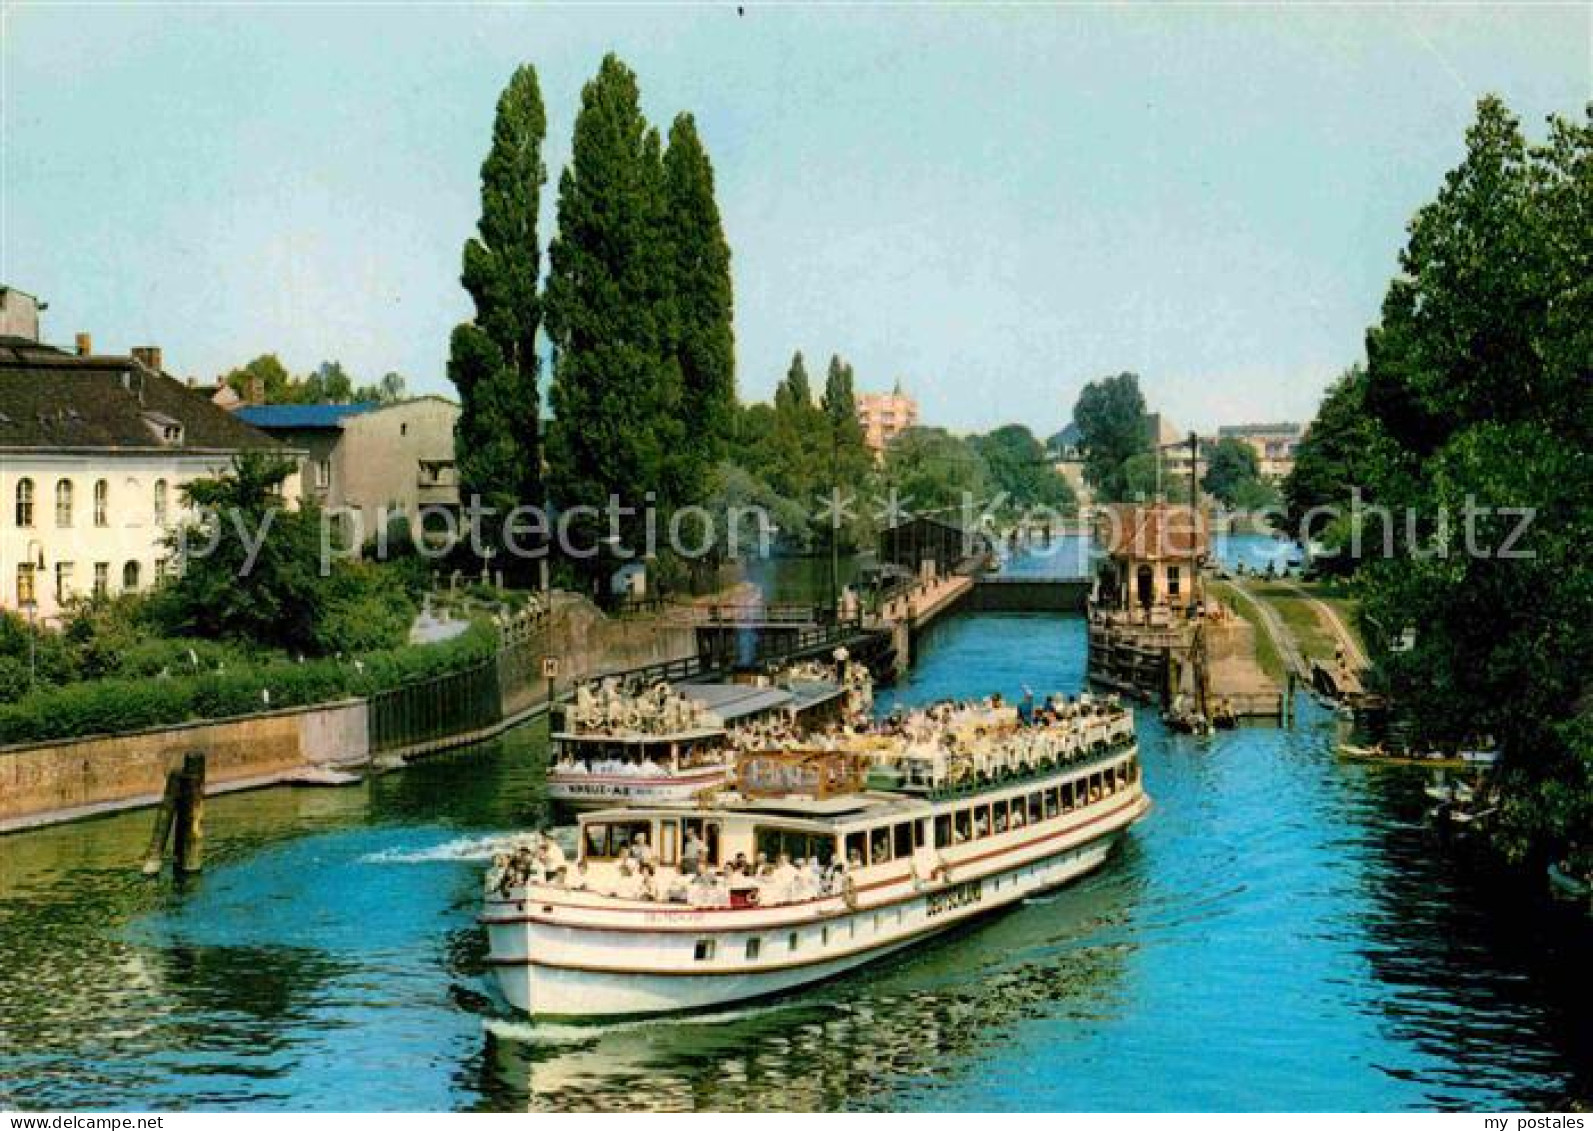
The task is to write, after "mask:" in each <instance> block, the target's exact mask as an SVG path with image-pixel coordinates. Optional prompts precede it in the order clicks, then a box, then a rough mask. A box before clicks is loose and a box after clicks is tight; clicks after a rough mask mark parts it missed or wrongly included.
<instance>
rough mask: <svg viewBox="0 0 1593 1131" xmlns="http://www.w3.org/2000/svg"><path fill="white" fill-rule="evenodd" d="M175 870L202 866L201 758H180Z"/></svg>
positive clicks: (202, 806) (203, 843)
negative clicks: (180, 770) (180, 779)
mask: <svg viewBox="0 0 1593 1131" xmlns="http://www.w3.org/2000/svg"><path fill="white" fill-rule="evenodd" d="M175 856H176V866H177V871H178V872H179V873H180V874H189V873H193V872H197V871H199V870H200V869H201V868H203V867H204V866H205V756H204V755H203V754H189V755H188V756H187V757H185V758H184V759H183V768H182V781H181V784H180V786H179V788H178V791H177V845H176V849H175Z"/></svg>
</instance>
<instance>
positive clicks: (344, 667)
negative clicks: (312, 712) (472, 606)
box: [0, 623, 497, 745]
mask: <svg viewBox="0 0 1593 1131" xmlns="http://www.w3.org/2000/svg"><path fill="white" fill-rule="evenodd" d="M496 648H497V633H496V630H494V629H493V628H492V627H491V626H490V625H486V624H481V623H477V624H474V625H472V626H471V627H470V628H469V629H468V630H467V631H465V632H463V633H461V634H460V635H459V636H456V637H454V638H453V639H452V640H447V641H442V642H439V643H436V644H422V645H410V646H407V647H403V648H394V649H391V650H389V651H385V652H373V653H370V654H368V655H365V656H362V657H360V658H359V659H358V661H354V660H333V659H320V660H307V661H305V662H303V663H293V662H291V661H285V660H277V661H272V662H267V663H259V664H249V665H242V666H236V667H233V668H226V669H223V670H220V671H209V672H203V673H200V674H195V675H164V676H158V677H154V678H149V679H102V680H93V681H89V682H84V683H72V684H66V685H65V686H61V687H41V688H38V689H37V690H35V691H32V692H29V693H28V694H27V695H24V696H23V697H22V698H20V699H18V700H16V701H15V702H12V703H7V704H4V705H0V745H11V744H13V743H25V742H48V741H53V740H60V739H71V738H84V737H87V736H90V735H106V734H119V733H125V732H128V731H136V730H145V729H148V728H150V727H159V726H173V725H177V724H181V723H189V722H208V721H211V720H215V719H228V718H236V717H238V716H240V715H252V714H256V713H258V712H260V711H266V710H277V709H281V708H285V707H304V706H310V705H313V704H316V703H329V702H333V701H336V700H338V699H347V698H353V697H359V698H364V697H367V696H370V695H374V694H376V693H377V692H381V691H388V690H392V689H393V688H397V687H402V686H404V685H405V684H410V683H418V682H421V681H424V680H427V679H431V678H434V677H436V676H440V675H447V674H449V673H451V672H457V671H461V670H463V669H465V668H469V667H472V666H474V665H476V664H479V663H483V662H485V661H487V660H489V659H490V658H491V657H492V656H493V655H494V654H495V652H496ZM264 691H269V692H270V699H269V701H267V699H266V697H265V695H263V694H262V692H264Z"/></svg>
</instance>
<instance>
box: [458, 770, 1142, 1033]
mask: <svg viewBox="0 0 1593 1131" xmlns="http://www.w3.org/2000/svg"><path fill="white" fill-rule="evenodd" d="M1091 808H1092V810H1094V811H1092V812H1086V813H1083V814H1080V819H1079V820H1078V821H1075V822H1069V823H1068V824H1067V825H1066V826H1065V827H1060V828H1056V829H1052V830H1041V829H1030V830H1014V831H1013V833H1012V834H1011V835H1010V836H1008V837H1003V838H998V840H999V841H1001V842H1004V843H997V842H994V841H993V842H989V843H988V845H987V844H984V843H981V844H977V845H967V846H963V847H964V848H965V849H967V850H968V851H966V852H962V853H949V854H947V855H948V865H949V866H948V867H947V868H945V869H944V870H942V871H941V873H940V874H939V875H937V876H935V877H933V878H929V879H923V878H919V877H917V876H915V875H912V874H911V873H907V874H903V875H902V876H900V877H896V878H892V879H889V880H887V881H883V882H879V883H876V884H872V885H860V887H859V889H858V890H856V891H854V892H852V893H849V895H848V896H846V897H827V898H822V899H817V900H813V901H810V902H808V903H803V904H794V905H787V906H782V907H771V908H753V909H741V910H737V911H722V910H703V909H687V908H679V909H675V908H669V907H654V908H643V909H639V910H638V911H637V913H636V914H635V915H634V916H633V918H634V922H632V923H629V924H620V923H617V922H612V921H611V922H609V923H608V924H606V925H604V926H601V927H594V926H589V925H583V924H581V923H580V922H578V921H569V920H567V919H566V918H565V916H566V914H568V912H566V911H565V910H564V909H561V908H560V907H559V906H558V905H556V904H554V903H551V902H540V901H539V900H537V899H536V898H532V899H530V900H527V901H517V902H518V903H519V904H520V907H518V908H516V909H515V910H514V911H512V912H511V911H510V908H509V907H506V906H503V905H499V909H498V911H497V912H496V913H494V914H489V915H488V916H487V917H486V922H487V926H488V930H489V932H490V935H491V942H492V947H491V950H492V957H491V959H490V960H489V961H490V962H491V963H492V965H493V966H494V971H495V973H496V975H497V979H498V983H499V986H500V988H501V989H502V991H503V993H504V996H505V997H506V998H507V999H508V1000H509V1002H510V1004H512V1005H513V1006H515V1007H516V1008H518V1009H521V1010H524V1011H526V1012H528V1013H532V1014H535V1015H537V1016H564V1017H614V1016H619V1015H632V1014H637V1015H639V1014H654V1013H665V1012H675V1011H680V1010H700V1009H706V1008H711V1007H714V1006H720V1005H724V1004H727V1003H730V1002H738V1001H744V1000H747V999H750V998H755V997H765V996H768V995H771V994H778V993H782V992H785V991H787V990H791V989H795V988H797V987H799V986H805V985H810V984H812V983H814V982H818V981H822V980H825V979H827V978H831V977H834V976H836V975H838V974H842V973H845V972H847V971H849V970H852V969H855V968H857V967H859V966H862V965H864V964H866V963H869V962H872V961H874V960H875V959H877V958H881V957H884V956H885V955H887V954H890V953H893V952H895V951H898V950H900V949H902V948H903V947H906V946H910V945H912V944H914V943H916V942H919V941H922V940H924V939H927V938H929V937H931V936H933V935H936V934H939V933H941V932H943V931H946V930H948V929H950V928H952V927H954V926H956V925H958V924H960V923H964V922H967V921H969V920H971V919H973V918H976V917H978V916H980V915H983V914H985V913H988V912H990V911H994V910H996V909H998V908H1002V907H1006V906H1010V905H1012V904H1014V903H1016V902H1018V901H1020V900H1022V899H1024V898H1026V897H1028V896H1031V895H1034V894H1037V893H1039V892H1042V891H1046V890H1049V889H1052V888H1055V887H1058V886H1061V885H1063V884H1066V883H1068V882H1069V881H1071V880H1073V879H1075V878H1077V877H1078V876H1081V875H1083V874H1084V873H1086V872H1089V871H1091V870H1093V869H1094V868H1097V867H1099V866H1100V865H1101V864H1102V863H1103V862H1104V861H1105V860H1106V858H1107V856H1108V854H1109V853H1110V851H1111V848H1112V846H1113V845H1114V844H1115V843H1116V841H1117V839H1118V838H1119V837H1120V836H1121V835H1122V833H1123V832H1124V831H1125V830H1126V829H1127V828H1128V827H1129V826H1130V825H1132V824H1133V823H1134V822H1135V821H1137V820H1139V819H1140V818H1141V817H1143V816H1144V815H1145V813H1146V812H1148V811H1149V808H1150V801H1149V798H1148V797H1146V795H1145V794H1144V792H1143V791H1142V790H1141V789H1139V788H1137V786H1136V787H1135V788H1133V789H1132V790H1128V791H1125V792H1124V793H1121V794H1119V795H1117V796H1115V797H1113V798H1111V799H1109V801H1107V802H1105V803H1103V804H1102V805H1100V806H1098V807H1095V806H1092V807H1091ZM529 894H531V895H533V896H534V895H535V893H529ZM505 912H509V913H507V914H506V913H505ZM575 914H576V915H577V917H578V916H579V911H576V912H575ZM610 918H611V920H612V917H610Z"/></svg>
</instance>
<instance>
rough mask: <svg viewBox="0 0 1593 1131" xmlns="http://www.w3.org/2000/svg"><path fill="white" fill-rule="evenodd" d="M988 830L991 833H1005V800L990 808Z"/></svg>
mask: <svg viewBox="0 0 1593 1131" xmlns="http://www.w3.org/2000/svg"><path fill="white" fill-rule="evenodd" d="M990 811H991V820H990V828H991V830H992V831H993V832H998V833H1004V832H1006V831H1007V802H1006V799H1005V798H1002V799H1001V800H1000V801H997V802H996V803H995V804H994V805H992V806H991V807H990Z"/></svg>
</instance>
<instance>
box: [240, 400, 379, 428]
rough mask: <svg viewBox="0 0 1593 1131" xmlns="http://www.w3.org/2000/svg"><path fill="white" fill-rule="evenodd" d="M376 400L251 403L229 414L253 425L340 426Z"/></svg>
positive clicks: (370, 408)
mask: <svg viewBox="0 0 1593 1131" xmlns="http://www.w3.org/2000/svg"><path fill="white" fill-rule="evenodd" d="M381 407H382V406H381V404H380V403H378V402H376V401H363V402H361V403H360V404H251V405H244V406H243V407H242V408H239V409H237V410H236V411H235V412H234V413H233V415H234V416H236V417H237V418H238V419H239V420H241V421H243V422H244V423H245V424H252V425H254V426H255V427H256V428H341V427H343V418H344V417H347V416H357V415H359V414H360V413H362V412H370V411H371V410H372V409H374V408H381Z"/></svg>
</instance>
